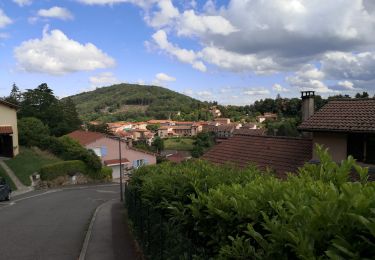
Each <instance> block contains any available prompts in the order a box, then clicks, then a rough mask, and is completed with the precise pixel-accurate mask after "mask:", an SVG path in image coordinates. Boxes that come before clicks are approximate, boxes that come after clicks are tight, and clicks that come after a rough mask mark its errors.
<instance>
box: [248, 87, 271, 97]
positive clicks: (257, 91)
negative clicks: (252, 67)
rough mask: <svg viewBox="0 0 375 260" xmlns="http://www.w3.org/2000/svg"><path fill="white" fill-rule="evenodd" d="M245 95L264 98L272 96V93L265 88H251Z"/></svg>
mask: <svg viewBox="0 0 375 260" xmlns="http://www.w3.org/2000/svg"><path fill="white" fill-rule="evenodd" d="M243 93H244V94H246V95H249V96H263V95H268V94H270V91H269V90H268V89H265V88H249V89H247V90H245V91H244V92H243Z"/></svg>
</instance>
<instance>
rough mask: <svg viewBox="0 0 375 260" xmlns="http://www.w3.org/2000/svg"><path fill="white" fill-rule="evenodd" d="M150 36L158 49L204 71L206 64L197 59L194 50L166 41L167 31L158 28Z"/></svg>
mask: <svg viewBox="0 0 375 260" xmlns="http://www.w3.org/2000/svg"><path fill="white" fill-rule="evenodd" d="M152 38H153V40H154V43H155V44H156V45H157V47H158V48H159V49H161V50H163V51H165V52H166V53H168V54H169V55H171V56H173V57H175V58H177V59H178V60H179V61H181V62H184V63H189V64H191V65H192V66H193V68H195V69H197V70H200V71H206V69H207V68H206V66H205V65H204V64H203V63H202V62H201V61H199V60H198V56H197V54H196V53H195V52H194V51H192V50H187V49H183V48H179V47H178V46H176V45H174V44H172V43H170V42H169V41H168V36H167V33H166V32H165V31H164V30H158V31H157V32H156V33H154V34H153V35H152Z"/></svg>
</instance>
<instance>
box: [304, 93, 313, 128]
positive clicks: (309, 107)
mask: <svg viewBox="0 0 375 260" xmlns="http://www.w3.org/2000/svg"><path fill="white" fill-rule="evenodd" d="M301 98H302V122H304V121H305V120H307V119H309V118H310V117H311V116H312V115H313V114H314V111H315V103H314V98H315V91H302V92H301Z"/></svg>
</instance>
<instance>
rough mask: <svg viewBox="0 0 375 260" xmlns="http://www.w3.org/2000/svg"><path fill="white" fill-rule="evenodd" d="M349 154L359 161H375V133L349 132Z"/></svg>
mask: <svg viewBox="0 0 375 260" xmlns="http://www.w3.org/2000/svg"><path fill="white" fill-rule="evenodd" d="M348 155H352V156H353V157H354V159H356V160H357V161H359V162H365V163H375V135H366V134H349V135H348Z"/></svg>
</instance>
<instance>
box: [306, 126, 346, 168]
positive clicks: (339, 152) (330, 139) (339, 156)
mask: <svg viewBox="0 0 375 260" xmlns="http://www.w3.org/2000/svg"><path fill="white" fill-rule="evenodd" d="M313 141H314V144H316V143H318V144H320V145H324V147H325V148H328V149H329V153H330V154H331V156H332V159H333V160H334V161H336V162H340V161H342V160H344V159H346V157H347V135H346V134H340V133H314V135H313ZM313 156H314V157H313V159H317V155H316V154H315V152H314V155H313Z"/></svg>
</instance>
